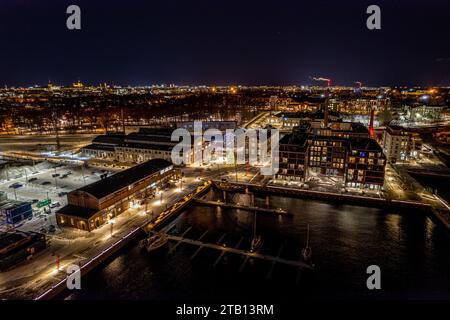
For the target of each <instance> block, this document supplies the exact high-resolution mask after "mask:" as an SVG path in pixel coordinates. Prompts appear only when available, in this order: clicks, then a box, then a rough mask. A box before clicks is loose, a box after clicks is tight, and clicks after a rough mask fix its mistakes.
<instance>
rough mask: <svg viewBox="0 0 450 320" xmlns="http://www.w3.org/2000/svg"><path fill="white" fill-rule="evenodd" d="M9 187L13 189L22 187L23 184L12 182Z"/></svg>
mask: <svg viewBox="0 0 450 320" xmlns="http://www.w3.org/2000/svg"><path fill="white" fill-rule="evenodd" d="M9 187H10V188H13V189H19V188H22V187H23V184H20V183H18V182H16V183H13V184H12V185H10V186H9Z"/></svg>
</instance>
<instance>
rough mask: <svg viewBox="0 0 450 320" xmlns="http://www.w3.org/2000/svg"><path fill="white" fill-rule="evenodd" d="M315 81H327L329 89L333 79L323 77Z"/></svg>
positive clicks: (314, 78)
mask: <svg viewBox="0 0 450 320" xmlns="http://www.w3.org/2000/svg"><path fill="white" fill-rule="evenodd" d="M313 80H314V81H326V82H327V87H328V88H329V87H330V85H331V79H327V78H322V77H320V78H316V77H313Z"/></svg>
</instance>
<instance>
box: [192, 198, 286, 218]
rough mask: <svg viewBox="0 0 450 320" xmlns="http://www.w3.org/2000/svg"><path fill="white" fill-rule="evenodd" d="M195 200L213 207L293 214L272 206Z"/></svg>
mask: <svg viewBox="0 0 450 320" xmlns="http://www.w3.org/2000/svg"><path fill="white" fill-rule="evenodd" d="M195 202H196V203H197V204H200V205H205V206H211V207H222V208H231V209H239V210H245V211H256V212H261V213H273V214H278V215H288V216H292V213H290V212H287V211H286V210H283V209H271V208H260V207H254V206H245V205H241V204H233V203H225V202H223V201H208V200H203V199H199V198H196V199H195Z"/></svg>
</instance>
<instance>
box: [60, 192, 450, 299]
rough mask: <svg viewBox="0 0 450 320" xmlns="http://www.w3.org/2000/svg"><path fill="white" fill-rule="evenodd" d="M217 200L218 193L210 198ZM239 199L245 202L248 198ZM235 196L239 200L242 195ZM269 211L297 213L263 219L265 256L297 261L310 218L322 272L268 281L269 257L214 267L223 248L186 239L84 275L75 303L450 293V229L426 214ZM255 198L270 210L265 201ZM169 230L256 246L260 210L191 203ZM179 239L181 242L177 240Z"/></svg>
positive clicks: (129, 254)
mask: <svg viewBox="0 0 450 320" xmlns="http://www.w3.org/2000/svg"><path fill="white" fill-rule="evenodd" d="M211 196H212V197H216V196H217V195H216V194H211ZM246 197H248V196H241V198H240V200H239V202H243V201H246V202H249V199H247V198H246ZM235 201H237V199H235ZM270 203H271V207H273V208H284V209H286V210H288V211H289V212H292V213H293V214H294V215H293V216H292V217H287V216H284V217H278V216H274V215H258V219H257V233H259V234H261V235H262V237H263V239H264V244H263V246H262V253H265V254H271V255H276V254H277V252H278V249H279V247H280V245H284V248H283V251H282V254H281V256H282V257H283V258H286V259H292V260H299V259H300V252H301V248H302V247H303V246H304V245H305V243H306V229H307V224H309V225H310V244H311V247H312V249H313V262H314V264H315V271H314V272H312V273H309V272H302V273H301V276H300V282H299V283H298V284H296V278H297V275H298V270H296V268H294V267H292V266H284V265H276V267H275V269H274V273H273V275H272V277H271V279H269V280H268V279H267V274H268V271H269V269H270V263H269V262H267V261H252V260H250V261H249V263H247V265H246V267H245V269H244V270H243V271H242V272H240V271H239V268H240V266H241V263H242V261H243V258H241V257H239V256H236V255H232V254H229V255H225V257H224V259H222V261H221V262H220V263H219V264H218V265H217V266H216V268H213V264H214V262H215V260H216V259H217V257H218V256H219V253H218V252H217V251H213V250H209V249H203V250H202V251H201V252H200V254H199V255H198V256H197V257H196V258H195V259H194V260H191V259H190V257H191V255H192V254H193V253H194V252H195V251H196V249H197V248H196V247H193V246H190V245H187V244H181V245H180V246H179V247H178V249H177V250H176V251H175V253H173V254H172V255H170V256H169V255H168V254H167V250H166V251H163V252H160V253H159V254H157V255H152V256H150V255H148V254H143V253H141V252H140V251H139V249H138V247H137V244H135V245H131V246H130V247H129V248H127V249H125V250H124V251H123V252H122V253H121V254H120V255H118V256H117V257H116V258H114V259H112V260H111V261H110V262H109V263H107V264H105V265H104V266H103V267H102V268H99V269H97V270H96V271H94V272H92V273H90V274H89V275H88V276H86V277H84V278H83V281H82V286H83V289H82V290H81V291H80V292H77V293H74V294H71V295H69V296H68V297H67V298H69V299H95V298H99V299H105V298H113V299H151V300H172V299H182V300H185V299H190V300H195V299H201V300H208V299H211V300H215V301H217V300H221V301H223V299H227V298H231V299H236V298H242V299H245V298H257V299H280V300H287V299H290V300H291V299H298V298H303V297H307V298H317V299H323V298H334V299H336V298H338V299H341V298H342V299H346V298H363V299H364V298H377V299H378V298H381V299H396V298H413V299H416V298H419V299H423V298H425V299H427V298H432V299H438V298H447V299H449V298H450V233H449V232H448V231H447V230H446V229H444V228H443V227H442V226H440V225H438V224H437V223H436V222H434V221H433V220H432V219H430V218H429V217H427V216H425V215H424V214H423V213H421V212H414V211H413V210H410V211H407V212H398V211H391V210H386V209H377V208H366V207H360V206H353V205H340V204H332V203H325V202H320V201H312V200H303V199H293V198H284V197H276V196H272V197H270ZM255 204H256V205H259V206H265V201H264V199H263V198H256V199H255ZM175 223H176V228H175V229H173V230H172V232H171V233H174V234H181V233H182V232H183V231H185V230H186V229H187V228H188V227H190V226H192V229H191V230H190V231H189V232H188V234H187V235H186V237H189V238H193V239H196V238H198V237H199V236H200V235H201V234H202V233H203V232H204V231H205V230H208V231H209V232H208V234H207V235H206V237H205V238H204V240H206V241H210V242H216V241H217V240H218V239H219V238H220V237H221V235H222V234H224V233H226V236H225V238H224V241H225V243H226V244H227V245H228V246H235V245H236V244H237V243H238V241H239V239H240V238H241V237H242V236H244V237H245V240H244V241H243V242H242V244H241V246H240V248H247V249H248V248H249V246H250V240H251V236H252V225H253V214H252V213H250V212H244V211H238V210H232V209H219V210H217V209H216V208H211V207H200V206H199V207H192V208H190V209H188V210H187V211H185V212H184V213H182V214H181V215H180V216H179V218H177V219H176V220H175ZM171 245H173V244H171ZM372 264H374V265H378V266H379V267H380V268H381V286H382V290H378V291H369V290H368V289H367V288H366V279H367V277H368V275H367V274H366V268H367V267H368V266H369V265H372Z"/></svg>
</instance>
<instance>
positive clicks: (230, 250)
mask: <svg viewBox="0 0 450 320" xmlns="http://www.w3.org/2000/svg"><path fill="white" fill-rule="evenodd" d="M189 230H190V228H188V229H187V230H186V231H184V232H183V234H182V235H181V236H174V235H170V234H167V236H168V238H169V241H174V242H175V245H174V246H173V247H172V248H171V249H170V251H169V253H173V252H174V251H175V250H176V248H177V247H178V246H179V245H180V244H181V243H185V244H189V245H192V246H197V247H198V248H197V250H196V251H195V252H194V254H193V255H192V256H191V260H193V259H194V258H195V257H196V256H197V255H198V254H199V252H200V251H201V250H202V249H203V248H208V249H213V250H216V251H219V252H220V254H219V256H218V257H217V259H216V260H215V262H214V264H213V266H214V267H216V266H217V265H218V263H219V262H220V260H221V259H222V258H223V256H224V255H225V254H236V255H240V256H242V257H244V261H243V262H242V264H241V266H240V268H239V271H240V272H242V271H243V270H244V268H245V265H246V263H247V261H248V260H249V259H259V260H265V261H269V262H271V266H270V270H269V273H268V274H267V278H268V279H269V278H271V277H272V274H273V270H274V268H275V264H277V263H279V264H284V265H288V266H292V267H295V268H298V269H299V270H302V269H311V270H312V269H313V267H312V266H311V265H309V264H308V263H306V262H304V261H302V260H298V261H295V260H288V259H284V258H282V257H281V252H282V250H283V246H281V247H280V249H279V250H278V254H277V256H271V255H265V254H261V253H258V252H250V251H247V250H243V249H239V246H240V245H241V244H242V242H243V240H244V237H241V238H240V239H239V241H238V242H237V244H236V245H235V246H233V247H231V246H227V245H226V244H225V243H224V242H223V239H224V238H225V236H226V234H222V236H221V237H220V238H219V240H218V241H217V242H216V243H210V242H205V241H202V238H204V236H205V235H206V233H207V231H205V232H204V233H203V234H202V235H201V236H200V237H199V238H198V239H197V240H194V239H190V238H186V237H185V235H186V234H187V233H188V232H189ZM299 251H300V250H299Z"/></svg>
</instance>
